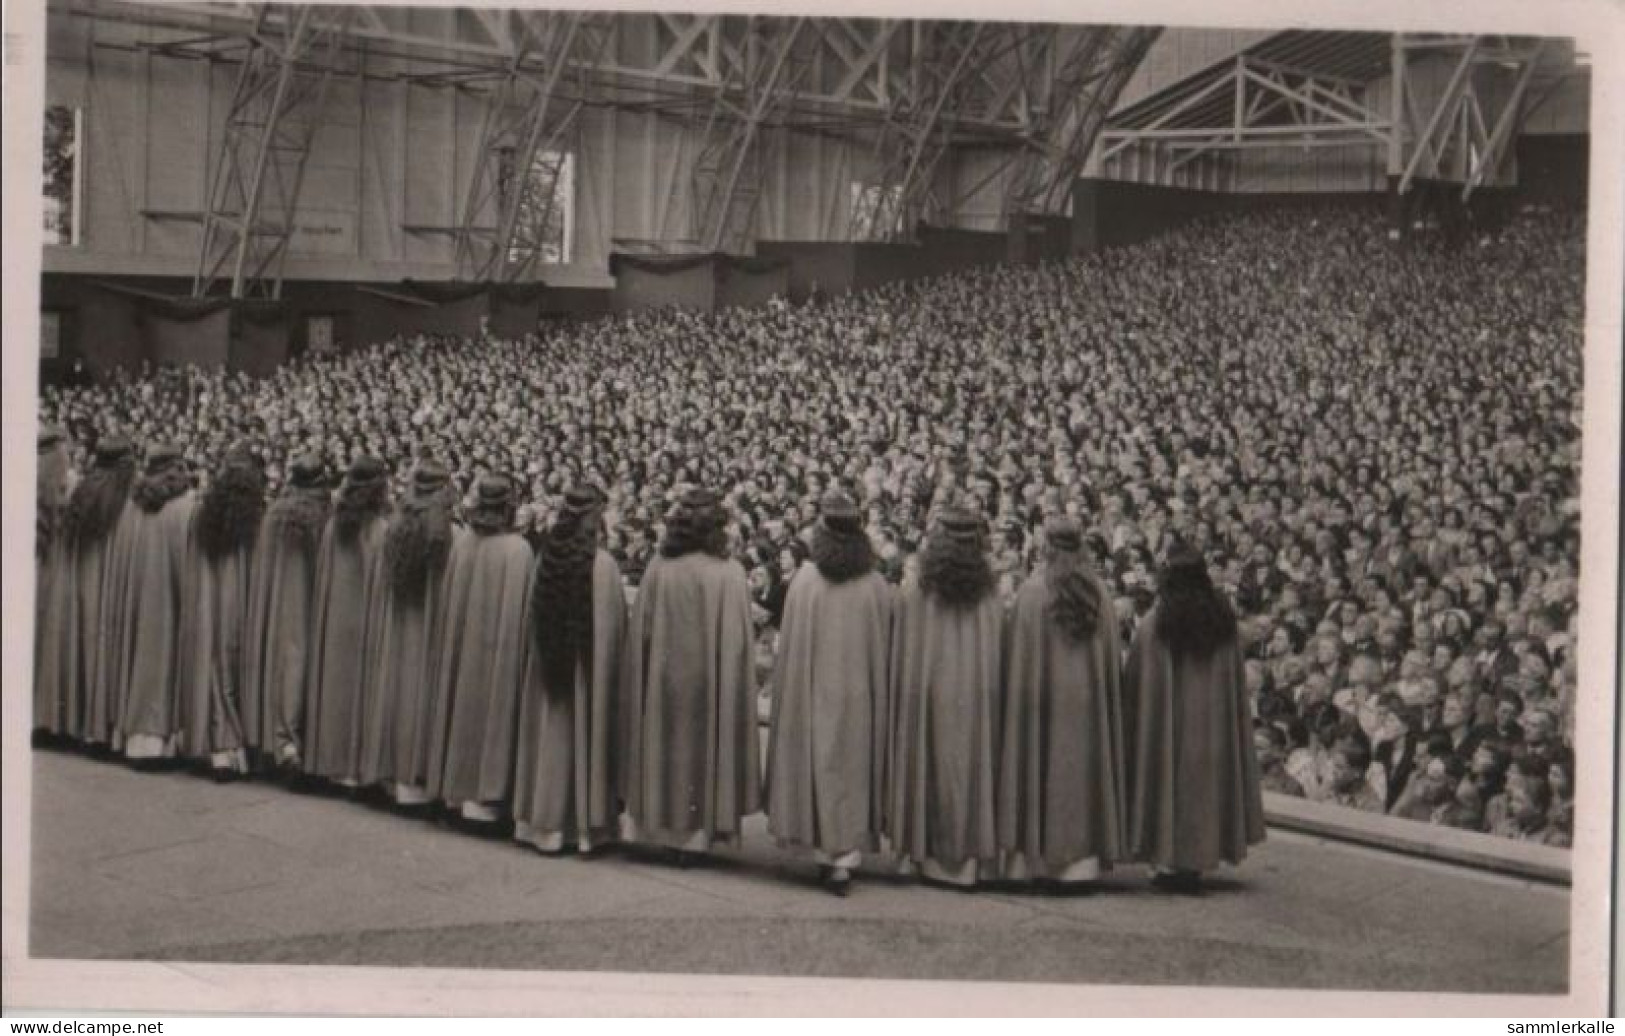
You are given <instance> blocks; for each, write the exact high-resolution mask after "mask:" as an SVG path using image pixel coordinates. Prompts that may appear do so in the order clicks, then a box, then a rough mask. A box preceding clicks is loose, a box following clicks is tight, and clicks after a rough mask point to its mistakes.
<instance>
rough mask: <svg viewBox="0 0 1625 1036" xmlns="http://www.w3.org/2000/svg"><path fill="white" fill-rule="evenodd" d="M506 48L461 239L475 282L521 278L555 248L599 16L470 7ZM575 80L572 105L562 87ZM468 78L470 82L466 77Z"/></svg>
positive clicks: (602, 31) (463, 270)
mask: <svg viewBox="0 0 1625 1036" xmlns="http://www.w3.org/2000/svg"><path fill="white" fill-rule="evenodd" d="M470 13H472V14H473V15H475V16H477V17H478V18H479V19H480V20H481V21H482V22H483V23H485V26H486V28H487V30H488V31H489V32H490V34H491V36H492V37H493V38H494V39H495V40H497V41H499V43H500V44H501V45H503V46H505V47H507V48H508V49H509V58H508V62H507V67H506V68H505V69H504V70H503V72H502V73H501V74H500V76H499V77H498V78H497V81H496V83H495V86H494V89H493V90H492V91H491V93H490V94H489V95H488V97H487V98H486V108H485V117H484V119H483V120H482V122H481V126H480V137H479V141H478V143H477V144H476V149H475V163H474V175H473V177H472V179H471V181H470V184H469V189H468V196H467V198H466V199H465V202H464V206H463V217H462V221H461V223H460V224H459V225H458V226H457V227H455V228H452V229H453V232H454V233H455V236H456V258H457V275H458V277H459V278H460V279H462V280H469V281H502V282H512V281H520V280H524V279H526V278H527V277H529V276H531V274H532V270H533V268H534V266H535V264H536V261H537V259H538V258H539V257H540V256H541V255H542V254H543V253H544V251H545V250H546V249H547V247H548V245H549V227H550V225H551V223H552V220H553V217H554V212H553V208H554V205H555V199H556V194H557V192H556V190H555V189H554V187H555V185H556V184H557V183H558V180H559V177H560V175H561V174H562V172H563V167H564V164H565V163H566V161H568V158H567V156H568V151H567V150H566V149H565V148H564V147H563V146H562V142H563V141H564V140H566V139H567V137H568V135H569V133H570V132H571V130H572V129H573V127H574V125H575V121H576V118H577V116H578V115H579V114H580V113H581V110H582V107H583V105H584V104H585V102H586V98H587V96H588V92H587V89H586V87H587V84H586V83H585V81H584V80H585V77H586V76H587V74H588V73H587V69H589V68H590V67H591V63H592V61H593V60H594V59H595V58H596V57H597V55H598V54H600V53H601V52H602V51H603V50H604V49H605V47H606V45H607V42H608V39H609V34H610V28H609V25H608V23H607V21H606V20H605V18H604V16H603V15H601V14H593V13H590V12H580V11H492V10H483V9H479V8H474V9H471V11H470ZM567 77H573V78H574V79H575V80H576V82H575V84H574V85H575V90H574V91H573V96H571V97H570V98H568V99H563V98H561V97H560V93H561V90H560V87H561V86H562V85H563V84H564V82H565V80H566V78H567ZM465 81H466V77H465Z"/></svg>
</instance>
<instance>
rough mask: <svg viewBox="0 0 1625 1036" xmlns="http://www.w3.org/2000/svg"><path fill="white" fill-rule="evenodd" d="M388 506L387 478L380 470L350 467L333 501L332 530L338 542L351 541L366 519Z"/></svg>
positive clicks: (380, 513)
mask: <svg viewBox="0 0 1625 1036" xmlns="http://www.w3.org/2000/svg"><path fill="white" fill-rule="evenodd" d="M388 510H389V481H388V480H387V479H386V478H385V477H384V475H383V473H382V471H381V470H380V471H378V472H376V473H375V472H373V471H372V470H371V469H367V470H365V471H364V472H360V473H358V472H357V471H356V469H355V468H352V469H351V473H350V477H348V478H346V479H345V480H344V484H343V485H342V486H340V487H339V498H338V501H337V502H336V503H335V504H334V505H333V532H334V533H335V534H336V535H337V537H338V541H339V542H340V543H343V544H351V543H354V542H355V539H356V537H357V536H359V535H360V534H361V530H362V529H363V528H365V527H366V525H367V523H368V522H370V521H372V520H373V519H374V518H377V517H379V516H381V515H382V514H384V512H386V511H388Z"/></svg>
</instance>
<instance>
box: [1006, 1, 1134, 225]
mask: <svg viewBox="0 0 1625 1036" xmlns="http://www.w3.org/2000/svg"><path fill="white" fill-rule="evenodd" d="M1160 32H1161V30H1160V29H1154V28H1151V29H1147V28H1131V29H1120V28H1111V27H1089V28H1085V29H1079V30H1072V31H1070V32H1069V31H1068V30H1058V31H1056V32H1052V33H1047V34H1045V35H1043V36H1042V37H1040V39H1039V41H1038V43H1039V46H1040V47H1041V50H1040V52H1039V59H1038V60H1032V61H1027V62H1024V64H1023V73H1024V74H1023V75H1022V76H1021V80H1020V81H1021V83H1022V85H1021V87H1020V89H1019V92H1018V93H1017V95H1016V97H1015V99H1014V100H1015V103H1017V104H1018V106H1019V110H1020V111H1021V114H1022V117H1023V119H1024V120H1026V121H1027V122H1028V124H1029V126H1030V129H1029V130H1028V132H1027V133H1026V134H1025V136H1024V138H1023V140H1022V142H1021V146H1020V148H1019V149H1018V150H1017V151H1016V153H1015V157H1014V161H1013V169H1012V170H1011V172H1010V175H1009V177H1008V178H1007V179H1006V181H1005V190H1004V202H1003V213H1004V218H1005V222H1006V224H1007V225H1008V224H1010V223H1011V221H1012V220H1014V219H1016V218H1018V217H1020V216H1022V215H1025V214H1037V215H1060V214H1062V213H1064V212H1065V211H1066V209H1067V206H1068V205H1069V204H1070V201H1071V192H1072V184H1073V181H1075V180H1076V179H1077V178H1078V176H1079V175H1080V174H1081V173H1082V172H1083V168H1084V165H1085V163H1086V162H1087V161H1088V159H1089V154H1090V152H1091V151H1092V150H1093V149H1094V146H1095V142H1096V139H1097V138H1098V137H1099V134H1100V131H1101V129H1102V128H1103V127H1104V126H1105V124H1106V117H1107V115H1108V114H1110V112H1111V108H1112V106H1113V105H1114V104H1116V102H1117V98H1118V97H1119V96H1120V95H1121V94H1122V92H1123V87H1124V85H1125V84H1127V82H1128V80H1129V78H1130V77H1131V76H1133V74H1134V70H1135V69H1136V68H1138V67H1139V65H1140V60H1141V59H1142V58H1144V57H1145V52H1146V51H1147V50H1149V49H1150V48H1151V44H1152V43H1154V42H1156V39H1157V36H1158V34H1159V33H1160ZM1063 36H1066V37H1069V38H1065V39H1063ZM1035 71H1036V76H1035V75H1034V72H1035ZM1035 79H1036V81H1034V80H1035Z"/></svg>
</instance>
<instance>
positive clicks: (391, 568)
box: [384, 479, 453, 604]
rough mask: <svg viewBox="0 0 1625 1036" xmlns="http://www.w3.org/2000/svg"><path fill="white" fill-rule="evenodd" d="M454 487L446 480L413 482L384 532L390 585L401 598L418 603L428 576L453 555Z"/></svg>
mask: <svg viewBox="0 0 1625 1036" xmlns="http://www.w3.org/2000/svg"><path fill="white" fill-rule="evenodd" d="M452 492H453V491H452V489H451V487H450V485H449V484H448V483H447V482H446V481H445V480H444V479H441V480H438V481H434V480H431V479H425V480H423V481H420V482H416V483H414V484H413V487H412V490H411V491H410V492H409V493H408V494H407V496H406V499H405V500H402V501H401V504H400V507H399V508H398V509H397V510H396V512H395V516H394V518H392V519H390V523H389V528H388V529H387V530H385V532H384V565H385V566H386V567H385V571H387V572H388V573H389V585H390V588H391V589H392V590H393V591H394V592H395V596H396V597H397V598H399V599H400V600H402V601H405V602H408V603H411V604H418V603H420V602H422V600H423V598H424V595H425V594H426V593H427V592H428V589H429V580H430V579H431V578H432V577H433V576H435V575H436V574H438V573H439V572H440V571H441V570H442V569H443V568H445V566H446V558H447V557H449V556H450V555H451V532H452V528H451V506H452Z"/></svg>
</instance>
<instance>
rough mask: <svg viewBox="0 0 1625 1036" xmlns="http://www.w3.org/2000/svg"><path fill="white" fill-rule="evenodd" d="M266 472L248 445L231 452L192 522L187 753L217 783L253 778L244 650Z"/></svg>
mask: <svg viewBox="0 0 1625 1036" xmlns="http://www.w3.org/2000/svg"><path fill="white" fill-rule="evenodd" d="M264 513H265V469H264V466H263V465H262V464H261V463H260V459H259V458H258V457H257V456H255V455H254V453H253V452H252V450H251V449H250V448H249V447H248V446H247V445H246V444H238V445H237V446H234V447H232V449H231V450H229V451H227V454H226V457H225V459H224V460H223V461H222V462H221V466H220V470H219V471H217V472H216V473H215V477H214V479H213V480H212V481H211V482H210V483H209V487H208V488H207V489H206V490H204V493H203V501H202V502H201V503H200V504H198V508H197V515H196V517H195V518H194V519H193V522H192V539H191V550H190V553H189V555H188V557H187V560H186V595H185V602H184V606H183V609H182V621H181V629H182V638H183V648H182V660H183V662H184V664H185V667H184V670H183V672H182V685H181V716H182V720H181V730H182V750H183V752H184V754H185V755H186V757H187V758H189V759H192V760H194V761H196V762H199V763H203V764H205V765H207V766H208V767H209V768H210V769H211V770H213V771H214V773H215V775H216V776H217V777H221V778H224V777H227V776H231V775H236V774H242V773H246V772H247V771H248V767H249V758H248V740H247V734H246V731H245V729H244V724H243V703H244V695H243V685H244V683H245V675H246V672H247V670H246V655H245V652H244V645H245V644H246V642H247V639H248V617H249V610H250V609H249V601H250V599H251V598H250V594H251V593H252V589H253V588H252V586H251V581H252V577H253V561H254V544H255V540H256V539H257V538H258V536H259V531H260V523H261V520H262V518H263V517H264Z"/></svg>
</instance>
